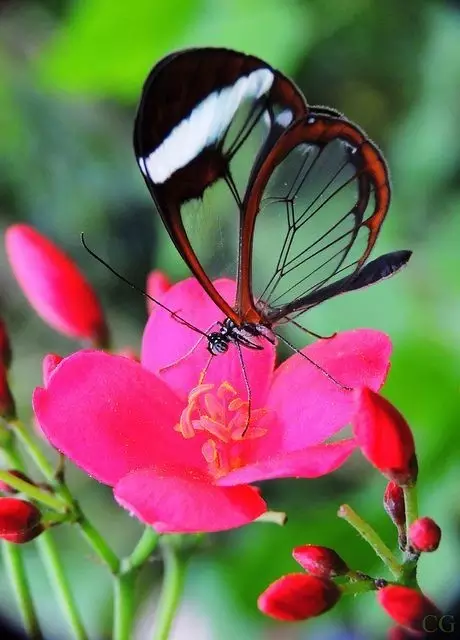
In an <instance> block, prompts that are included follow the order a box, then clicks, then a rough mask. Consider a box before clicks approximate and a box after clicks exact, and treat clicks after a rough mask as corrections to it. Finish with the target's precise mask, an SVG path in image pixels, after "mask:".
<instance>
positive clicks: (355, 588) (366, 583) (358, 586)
mask: <svg viewBox="0 0 460 640" xmlns="http://www.w3.org/2000/svg"><path fill="white" fill-rule="evenodd" d="M340 591H341V592H342V593H343V595H347V596H349V595H351V596H355V595H358V593H367V592H368V591H377V587H376V585H375V582H374V580H359V581H358V582H350V583H349V584H341V585H340Z"/></svg>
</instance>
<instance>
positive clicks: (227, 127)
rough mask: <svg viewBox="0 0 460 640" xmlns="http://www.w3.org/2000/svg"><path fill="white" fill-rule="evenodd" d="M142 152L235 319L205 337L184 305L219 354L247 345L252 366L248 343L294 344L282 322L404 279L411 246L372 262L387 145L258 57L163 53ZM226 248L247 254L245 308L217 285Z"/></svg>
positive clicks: (138, 138) (206, 51)
mask: <svg viewBox="0 0 460 640" xmlns="http://www.w3.org/2000/svg"><path fill="white" fill-rule="evenodd" d="M134 148H135V154H136V158H137V162H138V165H139V167H140V170H141V172H142V175H143V177H144V180H145V182H146V184H147V186H148V188H149V191H150V194H151V195H152V197H153V200H154V202H155V204H156V206H157V209H158V212H159V214H160V216H161V218H162V221H163V223H164V225H165V227H166V229H167V231H168V233H169V235H170V237H171V239H172V241H173V242H174V244H175V246H176V248H177V249H178V251H179V253H180V255H181V256H182V258H183V260H184V261H185V262H186V263H187V265H188V267H189V268H190V269H191V271H192V273H193V274H194V275H195V277H196V278H197V279H198V280H199V282H200V284H201V286H202V287H203V288H204V289H205V290H206V292H207V293H208V295H209V296H210V297H211V298H212V300H213V301H214V302H215V304H216V305H217V306H218V307H219V308H220V310H221V311H222V312H223V314H224V315H225V320H224V321H223V322H222V323H220V328H219V329H218V330H217V331H211V330H210V329H209V330H208V331H206V332H204V331H201V330H199V329H198V328H196V327H194V326H193V325H192V324H191V323H189V322H187V321H184V319H182V318H180V316H178V314H177V313H175V312H173V315H174V316H175V317H176V319H178V320H179V321H182V322H184V324H186V325H187V326H189V327H191V328H192V329H194V330H197V331H198V333H201V335H202V337H203V336H205V337H206V339H207V348H208V351H209V352H210V354H211V355H216V354H219V353H224V352H225V351H227V350H228V348H229V345H230V344H232V343H233V344H234V345H236V347H237V348H238V352H239V354H240V360H241V362H242V364H243V361H242V358H241V347H246V348H251V349H261V348H263V347H262V345H261V343H260V341H259V340H256V338H258V337H261V338H264V339H267V340H270V341H272V342H275V341H276V338H275V335H276V336H278V337H280V338H281V339H282V340H284V341H285V342H287V341H286V340H285V339H284V338H282V336H280V335H279V334H278V333H276V334H274V331H273V329H274V327H275V326H276V325H279V324H281V323H283V322H287V321H292V322H294V323H295V318H296V317H297V316H298V315H300V314H301V313H303V312H304V311H307V310H309V309H311V308H313V307H315V306H317V305H318V304H320V303H322V302H324V301H325V300H327V299H329V298H332V297H333V296H337V295H339V294H342V293H346V292H347V291H354V290H357V289H362V288H363V287H367V286H369V285H371V284H374V283H376V282H379V281H380V280H383V279H385V278H387V277H389V276H391V275H393V274H394V273H395V272H397V271H398V270H399V269H400V268H401V267H403V266H404V265H405V264H406V263H407V261H408V260H409V257H410V255H411V252H410V251H407V250H402V251H395V252H392V253H388V254H386V255H383V256H380V257H379V258H377V259H375V260H373V261H372V262H369V263H367V260H368V258H369V255H370V253H371V250H372V248H373V246H374V244H375V241H376V239H377V236H378V233H379V231H380V228H381V226H382V223H383V221H384V219H385V216H386V213H387V211H388V207H389V203H390V195H391V189H390V183H389V176H388V170H387V165H386V163H385V160H384V158H383V156H382V154H381V153H380V151H379V150H378V148H377V147H376V146H375V145H374V144H373V143H372V142H371V141H370V140H369V138H368V137H367V136H366V134H365V133H364V132H363V131H361V130H360V129H359V128H358V127H357V126H356V125H355V124H353V123H352V122H350V121H349V120H347V119H346V118H345V117H344V116H343V115H342V114H340V113H339V112H337V111H335V110H333V109H330V108H326V107H310V106H308V105H307V103H306V100H305V98H304V96H303V95H302V93H301V92H300V90H299V89H298V88H297V87H296V85H295V84H294V83H293V82H292V81H291V80H290V79H289V78H287V77H286V76H284V75H283V74H282V73H280V72H279V71H277V70H275V69H273V68H272V67H271V66H270V65H269V64H267V63H266V62H263V61H262V60H260V59H258V58H256V57H254V56H251V55H245V54H243V53H239V52H236V51H232V50H227V49H220V48H197V49H189V50H184V51H180V52H178V53H173V54H171V55H169V56H167V57H166V58H164V59H163V60H161V61H160V62H159V63H158V64H157V65H156V66H155V67H154V68H153V70H152V71H151V73H150V75H149V76H148V78H147V81H146V82H145V85H144V89H143V92H142V97H141V100H140V104H139V108H138V112H137V116H136V121H135V128H134ZM216 188H217V198H214V200H213V199H212V198H211V199H210V200H209V198H208V194H209V193H210V192H211V191H212V190H214V189H216ZM221 214H224V218H225V220H224V221H223V222H221V221H220V216H221ZM197 223H198V224H197ZM203 223H204V227H203ZM200 225H201V226H200ZM232 226H233V227H234V228H233V230H231V227H232ZM196 228H198V232H196ZM203 228H204V229H205V230H206V235H205V236H204V242H203V236H202V237H201V238H200V229H201V232H202V230H203ZM200 241H201V242H200ZM212 249H214V253H217V254H219V256H218V258H219V259H218V261H217V262H220V263H225V262H226V261H227V260H228V259H229V256H231V255H232V253H233V255H234V256H236V261H235V271H236V273H235V274H233V275H235V276H236V281H237V292H236V299H235V303H234V305H233V306H231V305H230V304H229V303H228V302H227V301H226V300H224V299H223V297H222V296H221V295H220V294H219V292H218V291H217V289H216V287H215V286H214V284H213V281H212V277H211V271H210V266H211V267H212V265H213V263H214V262H216V261H215V260H214V256H213V255H212ZM296 324H297V323H296ZM313 335H315V334H313ZM287 344H289V346H292V345H290V343H287ZM293 348H294V347H293ZM294 349H295V348H294ZM295 350H296V351H297V349H295ZM317 366H319V365H317ZM243 368H244V364H243ZM319 368H321V367H319ZM325 373H326V375H328V374H327V372H325ZM329 377H330V376H329ZM335 382H337V381H335ZM339 384H340V383H339ZM341 386H343V385H341ZM248 395H249V399H250V390H249V389H248Z"/></svg>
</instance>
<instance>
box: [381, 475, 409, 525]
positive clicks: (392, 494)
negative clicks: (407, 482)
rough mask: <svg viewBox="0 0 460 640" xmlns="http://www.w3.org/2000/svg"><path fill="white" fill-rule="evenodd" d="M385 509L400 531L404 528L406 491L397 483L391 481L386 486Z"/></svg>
mask: <svg viewBox="0 0 460 640" xmlns="http://www.w3.org/2000/svg"><path fill="white" fill-rule="evenodd" d="M383 507H384V509H385V511H386V512H387V513H388V515H389V516H390V518H391V519H392V521H393V523H394V524H395V525H396V526H397V527H398V529H399V528H400V527H404V524H405V522H406V511H405V503H404V491H403V490H402V489H401V487H400V486H399V485H397V484H396V483H395V482H392V481H390V482H389V483H388V484H387V486H386V489H385V493H384V495H383Z"/></svg>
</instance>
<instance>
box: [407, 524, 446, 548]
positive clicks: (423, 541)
mask: <svg viewBox="0 0 460 640" xmlns="http://www.w3.org/2000/svg"><path fill="white" fill-rule="evenodd" d="M408 538H409V542H410V544H411V546H412V547H413V548H414V549H415V550H416V551H421V552H425V553H426V552H428V551H436V549H437V548H438V547H439V543H440V542H441V529H440V528H439V527H438V525H437V524H436V522H435V521H434V520H432V519H431V518H419V519H418V520H416V521H415V522H413V523H412V524H411V525H410V527H409V531H408Z"/></svg>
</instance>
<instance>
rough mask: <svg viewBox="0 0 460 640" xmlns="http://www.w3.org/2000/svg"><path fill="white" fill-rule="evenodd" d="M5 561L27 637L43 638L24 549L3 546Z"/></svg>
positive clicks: (5, 543)
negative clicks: (25, 563)
mask: <svg viewBox="0 0 460 640" xmlns="http://www.w3.org/2000/svg"><path fill="white" fill-rule="evenodd" d="M2 552H3V560H4V563H5V567H6V570H7V573H8V576H9V579H10V582H11V584H12V585H13V589H14V593H15V597H16V602H17V605H18V608H19V611H20V612H21V616H22V620H23V623H24V629H25V631H26V633H27V637H28V638H31V639H32V640H41V639H42V638H43V636H42V634H41V631H40V624H39V622H38V618H37V613H36V611H35V607H34V603H33V600H32V595H31V593H30V587H29V581H28V579H27V575H26V571H25V567H24V560H23V557H22V549H20V548H19V547H17V546H15V545H14V544H12V543H9V542H3V544H2Z"/></svg>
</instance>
